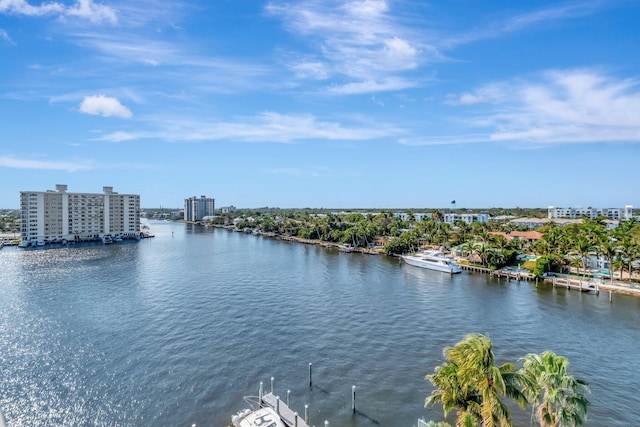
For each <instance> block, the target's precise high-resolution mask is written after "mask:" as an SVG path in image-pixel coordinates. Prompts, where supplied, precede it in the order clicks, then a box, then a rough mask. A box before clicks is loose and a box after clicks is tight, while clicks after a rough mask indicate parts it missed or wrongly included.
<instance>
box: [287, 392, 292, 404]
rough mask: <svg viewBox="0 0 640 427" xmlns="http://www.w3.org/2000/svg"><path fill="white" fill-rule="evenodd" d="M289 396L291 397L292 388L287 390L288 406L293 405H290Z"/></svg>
mask: <svg viewBox="0 0 640 427" xmlns="http://www.w3.org/2000/svg"><path fill="white" fill-rule="evenodd" d="M289 397H291V390H287V406H291V405H289Z"/></svg>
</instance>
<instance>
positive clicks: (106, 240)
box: [102, 234, 113, 245]
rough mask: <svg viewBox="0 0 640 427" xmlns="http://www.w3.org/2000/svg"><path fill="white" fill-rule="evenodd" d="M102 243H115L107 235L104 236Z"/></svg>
mask: <svg viewBox="0 0 640 427" xmlns="http://www.w3.org/2000/svg"><path fill="white" fill-rule="evenodd" d="M102 243H104V244H105V245H110V244H111V243H113V239H112V238H111V236H109V235H108V234H107V235H105V236H102Z"/></svg>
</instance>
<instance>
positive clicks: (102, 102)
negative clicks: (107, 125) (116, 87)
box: [80, 95, 133, 119]
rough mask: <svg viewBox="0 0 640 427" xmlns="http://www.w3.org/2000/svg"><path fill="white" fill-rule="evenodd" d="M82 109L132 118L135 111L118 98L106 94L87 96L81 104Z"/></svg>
mask: <svg viewBox="0 0 640 427" xmlns="http://www.w3.org/2000/svg"><path fill="white" fill-rule="evenodd" d="M80 111H81V112H83V113H86V114H93V115H98V116H104V117H111V116H116V117H122V118H125V119H128V118H131V117H132V116H133V113H131V110H129V109H128V108H127V107H125V106H124V105H122V104H121V103H120V101H118V100H117V99H116V98H112V97H110V96H105V95H94V96H86V97H85V98H84V100H83V101H82V103H81V104H80Z"/></svg>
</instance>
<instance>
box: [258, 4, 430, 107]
mask: <svg viewBox="0 0 640 427" xmlns="http://www.w3.org/2000/svg"><path fill="white" fill-rule="evenodd" d="M266 10H267V11H268V12H269V13H271V14H272V15H274V16H279V17H282V18H283V20H284V25H285V27H286V28H287V29H289V30H290V31H291V32H293V33H295V34H297V35H298V36H300V37H302V38H305V39H306V40H308V41H309V44H310V45H311V46H312V48H313V49H314V51H315V52H316V53H315V55H316V56H315V57H314V58H309V56H308V55H307V56H306V57H305V58H304V59H303V60H301V61H300V62H298V63H293V64H291V68H292V69H293V71H294V72H295V73H296V75H297V76H298V77H300V78H310V79H311V78H315V79H323V80H324V79H327V78H328V77H330V76H331V77H334V76H342V77H347V78H348V79H349V80H350V81H349V82H347V83H345V84H341V85H340V88H341V89H340V90H335V86H334V87H333V88H332V90H331V91H332V92H333V93H339V94H353V93H367V92H373V91H387V90H396V89H402V88H406V87H411V86H415V84H410V83H407V82H406V80H405V79H403V78H401V77H399V75H401V74H402V73H404V72H408V71H411V70H415V69H416V68H417V67H418V66H419V63H420V62H421V61H424V60H425V56H428V55H433V54H434V53H435V56H437V55H438V53H437V50H436V49H434V48H433V46H428V47H426V48H423V47H425V46H423V43H422V42H418V41H416V40H417V37H415V34H414V31H412V30H410V29H409V28H408V27H403V26H402V25H400V24H399V23H397V22H394V19H393V17H392V15H391V14H390V8H389V5H388V4H387V2H386V1H384V0H354V1H347V2H344V1H341V2H339V1H314V0H311V1H305V2H298V3H287V4H284V3H280V2H272V3H269V4H268V5H267V8H266ZM301 70H302V71H305V70H307V71H316V72H306V73H301ZM318 71H320V72H318ZM389 81H395V82H399V81H405V83H404V84H402V85H397V84H388V82H389Z"/></svg>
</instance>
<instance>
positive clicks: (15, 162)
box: [0, 156, 93, 172]
mask: <svg viewBox="0 0 640 427" xmlns="http://www.w3.org/2000/svg"><path fill="white" fill-rule="evenodd" d="M0 167H5V168H12V169H38V170H63V171H67V172H77V171H81V170H90V169H93V163H92V162H89V161H86V160H81V161H77V162H58V161H50V160H34V159H18V158H15V157H7V156H0Z"/></svg>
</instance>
